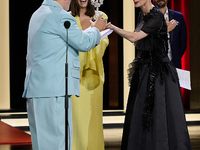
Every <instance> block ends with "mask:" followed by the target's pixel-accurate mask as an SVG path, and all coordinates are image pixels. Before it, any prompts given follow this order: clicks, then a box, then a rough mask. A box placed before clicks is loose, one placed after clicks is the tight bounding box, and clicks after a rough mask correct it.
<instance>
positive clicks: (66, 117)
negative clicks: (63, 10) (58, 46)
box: [64, 21, 71, 150]
mask: <svg viewBox="0 0 200 150" xmlns="http://www.w3.org/2000/svg"><path fill="white" fill-rule="evenodd" d="M70 25H71V23H70V22H69V21H65V22H64V27H65V28H66V63H65V150H68V146H69V144H70V143H68V126H69V123H68V108H69V105H68V63H67V62H68V61H67V54H68V45H69V44H68V29H69V27H70Z"/></svg>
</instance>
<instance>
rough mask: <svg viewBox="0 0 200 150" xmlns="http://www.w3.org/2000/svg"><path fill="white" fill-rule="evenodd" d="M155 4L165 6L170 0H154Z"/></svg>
mask: <svg viewBox="0 0 200 150" xmlns="http://www.w3.org/2000/svg"><path fill="white" fill-rule="evenodd" d="M154 2H155V5H157V6H158V8H164V7H166V6H167V2H168V0H154Z"/></svg>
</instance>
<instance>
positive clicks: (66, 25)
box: [64, 21, 71, 29]
mask: <svg viewBox="0 0 200 150" xmlns="http://www.w3.org/2000/svg"><path fill="white" fill-rule="evenodd" d="M70 25H71V23H70V22H69V21H65V22H64V26H65V28H66V29H69V27H70Z"/></svg>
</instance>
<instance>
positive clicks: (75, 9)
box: [70, 0, 95, 17]
mask: <svg viewBox="0 0 200 150" xmlns="http://www.w3.org/2000/svg"><path fill="white" fill-rule="evenodd" d="M70 10H71V14H72V16H74V17H75V16H76V15H78V16H80V6H79V4H78V0H72V1H71V6H70ZM85 15H87V16H89V17H93V16H94V15H95V10H94V6H93V5H92V4H91V0H88V5H87V11H86V12H85Z"/></svg>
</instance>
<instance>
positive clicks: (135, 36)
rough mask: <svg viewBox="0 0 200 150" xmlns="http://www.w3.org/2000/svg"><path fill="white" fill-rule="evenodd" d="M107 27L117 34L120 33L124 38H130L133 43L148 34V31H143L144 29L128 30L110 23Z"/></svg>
mask: <svg viewBox="0 0 200 150" xmlns="http://www.w3.org/2000/svg"><path fill="white" fill-rule="evenodd" d="M107 28H108V29H111V30H113V31H115V32H116V33H117V34H119V35H120V36H122V37H123V38H125V39H127V40H129V41H130V42H131V43H134V42H136V41H138V40H140V39H143V38H145V37H146V36H147V35H148V34H147V33H145V32H143V31H142V30H140V31H138V32H130V31H126V30H123V29H121V28H118V27H116V26H114V25H113V24H110V25H109V26H107Z"/></svg>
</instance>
